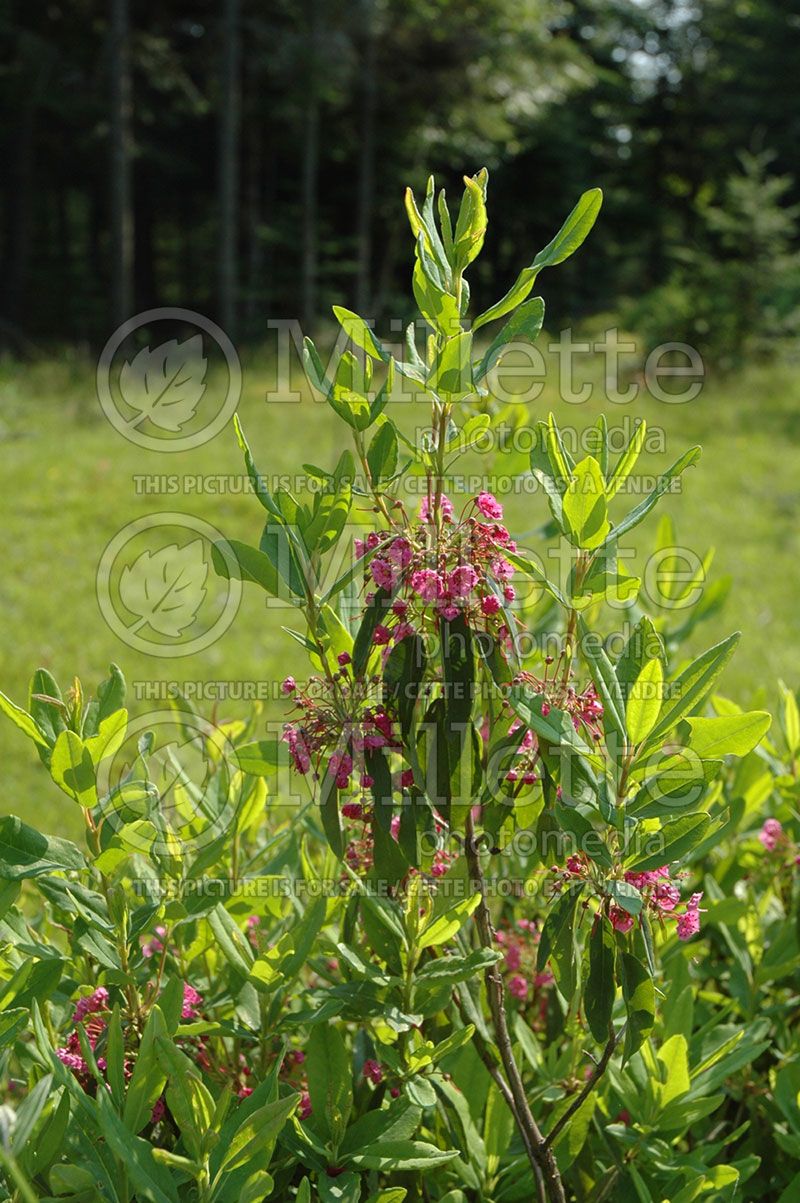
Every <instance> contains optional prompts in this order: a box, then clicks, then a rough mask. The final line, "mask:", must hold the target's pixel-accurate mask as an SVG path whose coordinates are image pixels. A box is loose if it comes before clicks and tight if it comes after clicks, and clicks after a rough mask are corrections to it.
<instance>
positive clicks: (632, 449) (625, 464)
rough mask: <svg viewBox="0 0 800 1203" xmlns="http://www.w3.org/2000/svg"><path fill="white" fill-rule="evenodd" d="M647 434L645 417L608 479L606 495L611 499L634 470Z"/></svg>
mask: <svg viewBox="0 0 800 1203" xmlns="http://www.w3.org/2000/svg"><path fill="white" fill-rule="evenodd" d="M646 434H647V423H646V422H645V421H644V419H642V420H641V421H640V422H639V425H638V426H637V427H636V430H635V431H634V432H633V435H632V436H631V440H630V442H629V443H628V446H627V447H626V448H625V450H624V451H623V453H622V455H621V456H620V457H619V459H618V460H617V463H616V465H615V467H614V471H613V472H612V473H611V476H610V477H609V479H608V485H607V487H606V497H607V498H608V500H609V501H611V499H612V497H615V496H616V494H617V493H618V492H619V490H620V488H621V487H622V485H623V484H624V483H625V481H626V480H627V479H628V477H629V476H630V474H631V472H632V471H633V468H634V465H635V464H636V461H637V459H638V458H639V455H640V453H641V450H642V447H643V446H644V439H645V435H646Z"/></svg>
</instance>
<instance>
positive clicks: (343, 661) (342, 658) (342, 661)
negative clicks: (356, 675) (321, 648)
mask: <svg viewBox="0 0 800 1203" xmlns="http://www.w3.org/2000/svg"><path fill="white" fill-rule="evenodd" d="M336 659H337V660H338V662H339V665H340V666H341V667H342V668H346V667H347V665H348V664H349V663H350V659H351V657H350V653H349V652H339V655H338V656H337V657H336Z"/></svg>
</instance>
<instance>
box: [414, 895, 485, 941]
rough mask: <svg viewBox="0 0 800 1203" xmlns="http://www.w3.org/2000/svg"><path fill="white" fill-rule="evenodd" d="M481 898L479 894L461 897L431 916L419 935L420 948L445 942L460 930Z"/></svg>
mask: <svg viewBox="0 0 800 1203" xmlns="http://www.w3.org/2000/svg"><path fill="white" fill-rule="evenodd" d="M480 900H481V896H480V894H472V895H471V897H469V898H461V899H459V900H458V901H457V902H454V903H452V904H451V905H450V906H449V907H447V909H446V910H445V911H443V912H442V914H440V915H438V916H435V917H434V916H431V917H430V919H429V920H428V922H427V924H426V925H425V926H424V927H423V928H422V931H421V932H420V935H419V947H420V948H434V947H436V946H437V945H438V944H446V943H447V941H448V940H452V938H453V936H454V935H455V934H456V932H458V931H460V930H461V928H462V927H463V926H464V924H465V923H466V921H467V919H468V918H469V917H470V915H471V914H472V913H473V911H474V910H475V909H476V907H477V906H478V903H479V902H480Z"/></svg>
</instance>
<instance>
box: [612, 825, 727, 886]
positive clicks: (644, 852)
mask: <svg viewBox="0 0 800 1203" xmlns="http://www.w3.org/2000/svg"><path fill="white" fill-rule="evenodd" d="M710 822H711V818H710V816H709V815H707V814H706V813H705V812H704V811H701V812H700V813H699V814H692V815H681V816H680V817H679V818H677V819H670V821H669V822H667V823H664V825H663V826H662V827H661V829H660V830H659V831H658V832H649V833H647V834H645V835H643V836H640V837H639V839H638V840H637V843H638V844H639V846H640V850H637V851H635V852H634V853H633V854H632V855H630V856H629V858H628V859H627V860H626V862H625V867H626V869H630V870H634V871H636V872H638V873H642V872H644V871H645V870H646V869H658V868H660V866H661V865H667V864H669V863H670V862H671V861H674V860H678V859H679V858H680V857H682V856H685V855H686V853H687V852H691V850H692V848H696V847H697V845H698V844H700V842H701V841H702V839H703V837H704V836H705V834H706V831H707V830H708V826H709V823H710ZM653 844H655V850H654V851H648V847H652V846H653Z"/></svg>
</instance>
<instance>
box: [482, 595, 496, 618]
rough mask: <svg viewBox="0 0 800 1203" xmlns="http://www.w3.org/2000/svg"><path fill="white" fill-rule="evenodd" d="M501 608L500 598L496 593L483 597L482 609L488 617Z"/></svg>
mask: <svg viewBox="0 0 800 1203" xmlns="http://www.w3.org/2000/svg"><path fill="white" fill-rule="evenodd" d="M499 609H500V598H499V597H497V595H496V594H494V593H490V594H488V596H487V597H483V598H481V611H482V612H483V613H484V614H485V615H486V617H487V618H489V617H490V615H492V614H496V613H497V611H498V610H499Z"/></svg>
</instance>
